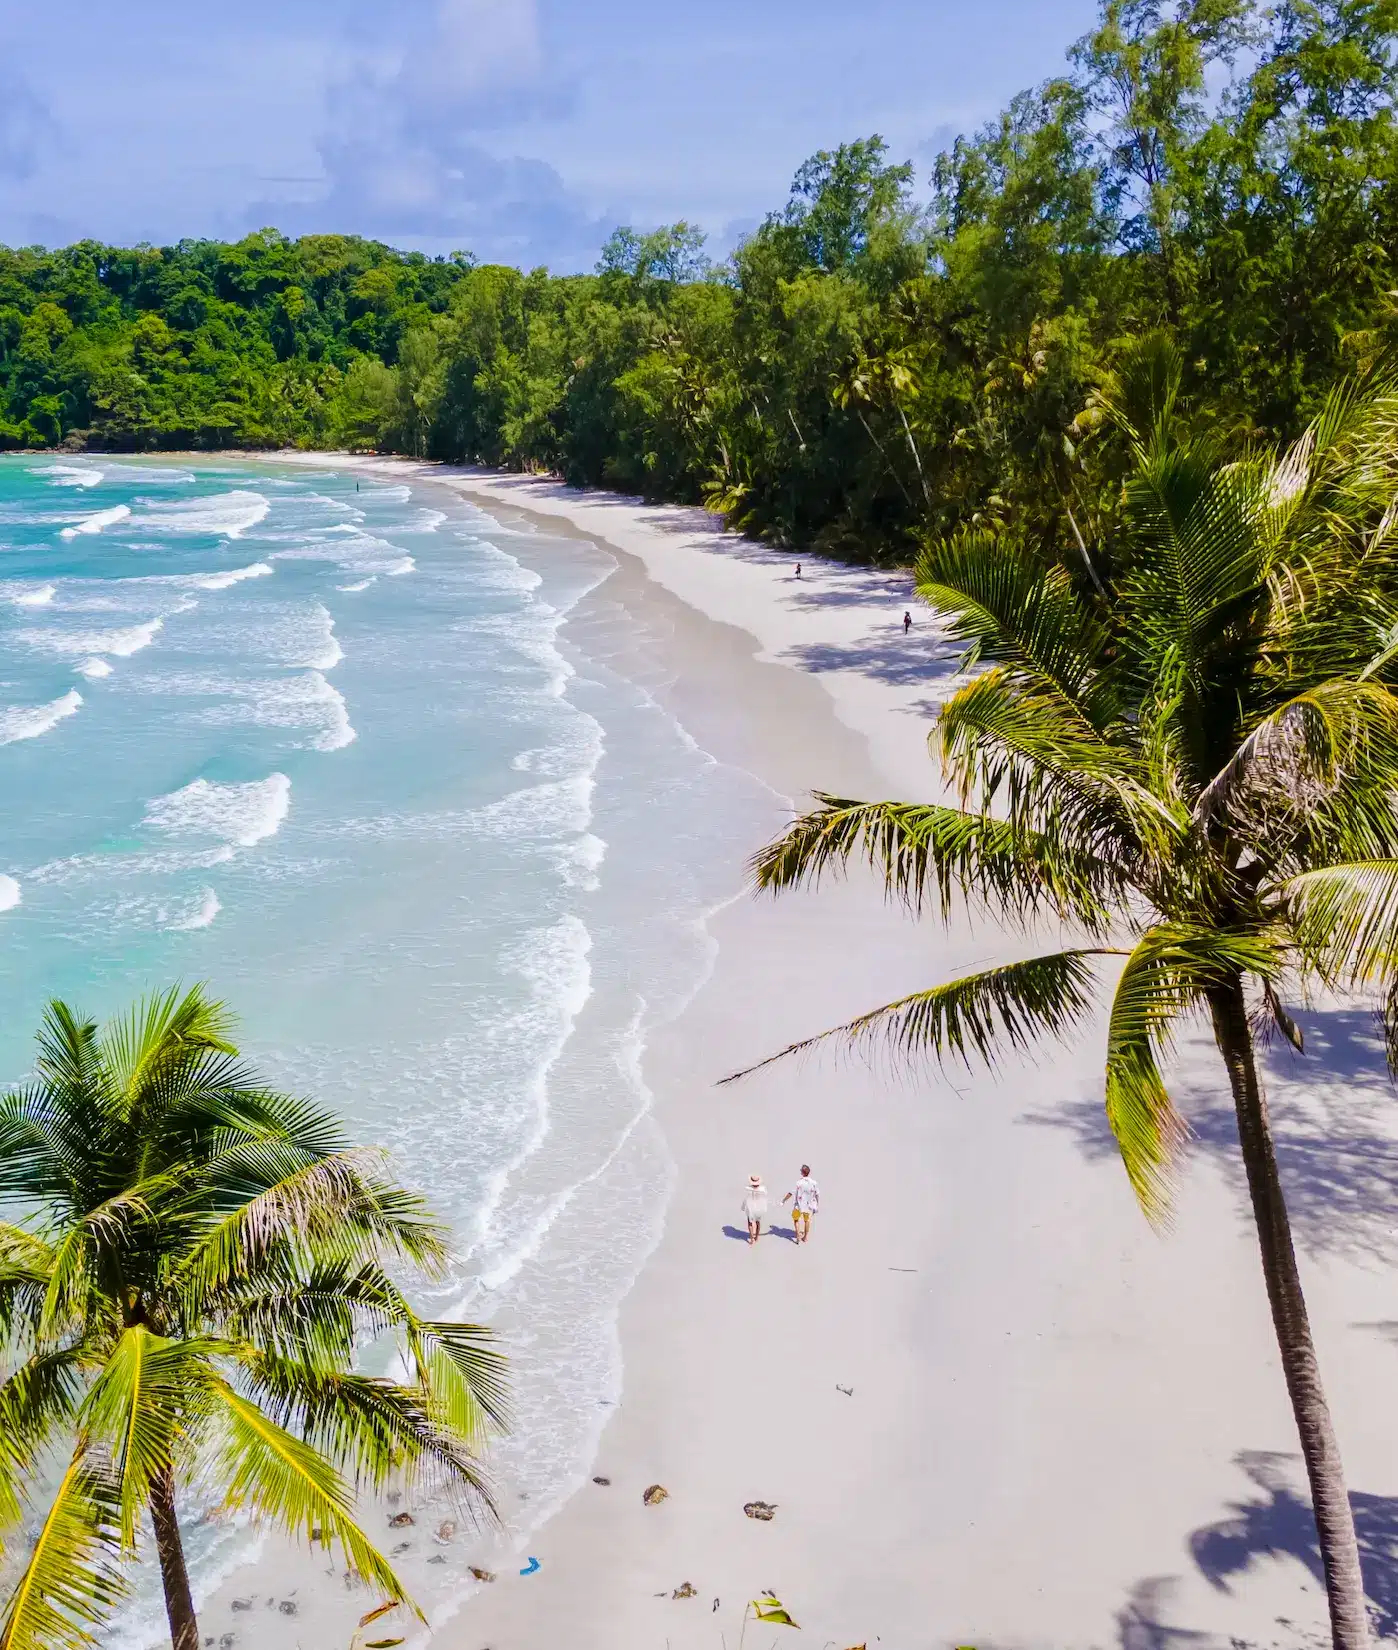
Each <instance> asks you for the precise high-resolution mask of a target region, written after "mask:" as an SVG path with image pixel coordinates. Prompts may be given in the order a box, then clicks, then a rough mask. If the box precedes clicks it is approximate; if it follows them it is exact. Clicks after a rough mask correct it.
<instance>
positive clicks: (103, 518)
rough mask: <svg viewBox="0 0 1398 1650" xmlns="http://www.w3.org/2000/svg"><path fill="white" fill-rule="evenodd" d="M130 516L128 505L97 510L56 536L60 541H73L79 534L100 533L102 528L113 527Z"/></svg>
mask: <svg viewBox="0 0 1398 1650" xmlns="http://www.w3.org/2000/svg"><path fill="white" fill-rule="evenodd" d="M130 514H131V506H130V505H129V504H114V505H113V506H112V507H111V509H110V510H97V511H95V512H94V513H93V514H92V515H90V516H84V517H83V519H82V520H81V521H78V522H74V524H73V525H72V526H71V527H65V528H64V529H63V530H62V532H60V533H59V535H58V536H59V538H61V539H75V538H77V537H78V536H79V534H87V533H100V532H101V531H102V529H103V528H104V527H115V526H116V524H117V522H119V521H125V520H126V519H127V518H128V517H129V516H130Z"/></svg>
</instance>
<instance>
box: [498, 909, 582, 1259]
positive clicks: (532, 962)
mask: <svg viewBox="0 0 1398 1650" xmlns="http://www.w3.org/2000/svg"><path fill="white" fill-rule="evenodd" d="M591 950H592V935H591V934H590V933H589V932H588V929H587V925H586V924H585V923H584V922H583V921H582V919H581V918H580V917H577V916H574V915H571V914H570V915H568V916H565V917H562V918H561V919H560V920H559V921H558V922H556V923H554V924H553V925H552V926H551V927H549V928H540V929H534V930H533V931H532V932H530V933H529V934H528V935H526V936H525V938H524V939H523V940H522V941H521V942H520V943H519V944H517V945H515V946H512V947H510V948H509V949H508V950H506V952H505V953H504V955H503V956H502V957H501V959H500V960H501V964H502V966H503V968H504V969H505V971H506V972H507V973H511V974H514V975H516V976H518V977H520V978H522V979H524V980H526V981H527V982H528V984H529V986H530V988H531V997H532V999H533V1000H532V1002H531V1003H530V1004H529V1006H528V1007H527V1008H525V1009H524V1010H523V1011H522V1012H521V1013H519V1014H515V1015H509V1016H506V1017H505V1018H504V1019H503V1020H501V1021H500V1022H498V1023H497V1024H496V1026H494V1027H493V1028H491V1030H490V1032H489V1033H487V1040H496V1039H503V1040H504V1041H505V1042H506V1043H509V1042H512V1041H514V1040H515V1039H516V1038H518V1037H520V1036H521V1034H523V1035H524V1036H525V1037H527V1039H528V1043H529V1046H530V1047H531V1048H532V1049H535V1050H538V1059H537V1062H536V1064H535V1067H534V1070H533V1072H532V1074H531V1078H530V1082H529V1087H528V1104H529V1107H530V1109H531V1111H532V1112H533V1119H532V1126H531V1128H530V1129H529V1132H528V1134H527V1135H526V1136H525V1138H524V1139H523V1140H522V1141H521V1142H520V1143H519V1145H518V1146H517V1148H516V1150H515V1152H514V1154H513V1155H512V1157H511V1159H510V1161H509V1162H508V1163H504V1164H502V1165H501V1166H500V1167H499V1168H498V1169H497V1170H496V1171H495V1173H494V1174H493V1175H491V1177H490V1180H489V1182H488V1184H487V1186H486V1188H485V1195H484V1197H483V1198H482V1200H481V1204H480V1207H479V1209H478V1210H477V1211H476V1239H477V1244H482V1243H487V1244H488V1243H489V1239H490V1233H491V1228H492V1225H493V1222H494V1217H495V1215H496V1213H497V1211H498V1209H499V1207H500V1202H501V1199H502V1197H503V1196H504V1191H505V1187H506V1186H507V1184H508V1183H509V1179H510V1176H511V1175H512V1174H514V1173H515V1171H516V1170H517V1169H518V1168H519V1167H520V1165H521V1164H522V1163H523V1162H524V1161H525V1160H526V1159H527V1158H529V1157H532V1156H533V1154H534V1153H535V1152H536V1151H538V1149H539V1147H540V1146H541V1145H542V1144H543V1143H544V1141H545V1139H546V1138H547V1137H548V1132H549V1105H548V1080H549V1073H550V1072H551V1071H552V1069H553V1067H554V1064H555V1063H556V1061H557V1060H558V1057H559V1055H560V1054H561V1053H562V1052H563V1049H564V1047H565V1046H566V1044H567V1042H568V1039H569V1037H570V1036H571V1035H572V1032H573V1026H574V1023H575V1022H576V1020H577V1017H578V1015H579V1014H580V1013H581V1012H582V1009H583V1006H584V1004H585V1003H586V1002H587V999H588V997H589V996H590V995H591V994H592V969H591V966H590V963H589V961H588V957H589V953H590V952H591ZM473 1247H475V1245H473ZM511 1259H512V1260H513V1259H514V1257H511ZM517 1269H518V1263H517V1262H516V1264H514V1265H508V1266H504V1267H497V1268H496V1269H494V1270H493V1271H492V1272H490V1273H488V1274H486V1275H485V1276H483V1277H482V1278H481V1282H482V1284H483V1285H484V1286H485V1287H486V1288H487V1289H495V1288H499V1287H500V1285H501V1284H503V1283H505V1282H507V1281H508V1279H509V1278H510V1277H512V1276H513V1275H514V1272H515V1271H516V1270H517Z"/></svg>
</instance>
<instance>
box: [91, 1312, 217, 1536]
mask: <svg viewBox="0 0 1398 1650" xmlns="http://www.w3.org/2000/svg"><path fill="white" fill-rule="evenodd" d="M202 1350H203V1348H202V1346H201V1343H200V1342H199V1341H198V1340H193V1339H191V1340H183V1341H175V1340H168V1339H164V1338H162V1337H161V1336H159V1335H153V1334H152V1333H151V1332H150V1330H149V1329H147V1328H145V1327H144V1325H139V1324H138V1325H136V1326H134V1327H132V1328H129V1329H127V1330H126V1331H125V1333H124V1334H123V1335H122V1336H121V1338H120V1339H119V1340H118V1341H117V1343H116V1345H115V1346H114V1347H113V1348H112V1350H111V1352H110V1354H109V1355H108V1357H107V1360H106V1363H105V1365H104V1366H103V1368H102V1369H101V1371H100V1372H99V1373H98V1375H97V1378H96V1380H95V1381H94V1382H93V1384H92V1387H91V1389H90V1391H89V1393H88V1396H87V1400H86V1402H85V1403H84V1405H83V1410H82V1423H83V1426H84V1427H85V1429H86V1431H87V1435H88V1436H89V1438H90V1439H91V1440H92V1441H93V1443H95V1444H101V1445H102V1446H103V1447H104V1448H105V1450H106V1451H107V1454H108V1456H109V1458H110V1461H111V1470H112V1476H113V1479H114V1482H115V1485H116V1488H117V1494H118V1499H119V1506H120V1513H121V1538H122V1544H123V1546H124V1548H125V1549H126V1550H127V1551H128V1552H130V1551H132V1550H134V1548H135V1545H136V1535H137V1529H138V1526H139V1522H140V1519H141V1516H142V1514H143V1513H144V1512H145V1509H146V1507H147V1505H148V1503H149V1501H150V1498H151V1490H152V1486H153V1485H154V1484H155V1482H156V1480H157V1479H159V1478H163V1477H165V1476H166V1475H167V1474H170V1473H172V1472H173V1471H174V1469H175V1464H176V1454H177V1451H178V1448H179V1446H180V1444H181V1443H182V1442H183V1441H184V1438H185V1433H186V1428H187V1424H188V1422H189V1420H190V1418H191V1415H192V1414H193V1413H194V1411H195V1410H196V1409H197V1407H198V1400H199V1397H200V1396H201V1393H202V1383H201V1377H202V1373H203V1372H202V1368H201V1367H200V1361H201V1353H202Z"/></svg>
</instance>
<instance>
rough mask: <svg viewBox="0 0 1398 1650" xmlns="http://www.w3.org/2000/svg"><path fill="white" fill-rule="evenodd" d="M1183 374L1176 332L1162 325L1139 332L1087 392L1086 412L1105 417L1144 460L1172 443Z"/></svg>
mask: <svg viewBox="0 0 1398 1650" xmlns="http://www.w3.org/2000/svg"><path fill="white" fill-rule="evenodd" d="M1183 376H1184V355H1183V352H1182V351H1181V349H1180V346H1179V342H1178V340H1177V339H1176V337H1175V335H1174V334H1173V333H1171V332H1168V331H1165V330H1164V329H1160V330H1156V331H1152V332H1145V333H1140V334H1138V335H1137V336H1136V337H1134V338H1132V339H1130V340H1129V341H1128V342H1127V343H1126V345H1125V346H1124V347H1123V348H1122V350H1121V351H1120V353H1119V355H1118V357H1117V361H1116V365H1115V367H1114V368H1113V370H1112V371H1111V372H1109V373H1107V374H1105V375H1104V377H1103V380H1102V382H1101V383H1100V384H1098V385H1097V387H1096V388H1095V389H1094V390H1093V391H1092V393H1091V394H1090V395H1089V397H1088V408H1089V411H1090V412H1093V413H1096V414H1097V415H1098V416H1104V417H1106V418H1107V419H1109V420H1110V422H1111V423H1112V424H1114V425H1115V426H1116V428H1117V429H1118V430H1120V431H1121V433H1122V434H1123V435H1124V436H1125V437H1126V439H1127V441H1128V442H1129V443H1130V444H1131V446H1132V448H1133V449H1134V450H1135V452H1136V454H1137V456H1138V459H1139V460H1141V461H1147V460H1149V459H1150V458H1151V457H1152V456H1154V455H1155V454H1157V453H1160V452H1163V451H1166V450H1168V448H1169V447H1170V446H1171V445H1172V444H1173V440H1174V435H1175V412H1176V407H1177V405H1178V403H1179V395H1180V384H1181V381H1182V379H1183Z"/></svg>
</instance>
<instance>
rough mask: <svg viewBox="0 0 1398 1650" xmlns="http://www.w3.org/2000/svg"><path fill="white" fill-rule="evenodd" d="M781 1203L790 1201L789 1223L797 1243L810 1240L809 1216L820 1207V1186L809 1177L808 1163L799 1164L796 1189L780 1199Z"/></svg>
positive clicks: (809, 1167)
mask: <svg viewBox="0 0 1398 1650" xmlns="http://www.w3.org/2000/svg"><path fill="white" fill-rule="evenodd" d="M782 1203H783V1205H785V1204H787V1203H790V1204H791V1205H792V1209H791V1224H792V1226H793V1227H794V1228H795V1230H796V1241H797V1242H798V1243H809V1242H810V1241H811V1216H812V1215H813V1214H815V1212H816V1211H817V1210H818V1209H819V1208H820V1187H819V1186H817V1185H816V1183H815V1181H814V1180H812V1179H811V1166H810V1164H809V1163H803V1164H802V1165H801V1178H800V1179H799V1180H798V1181H797V1182H796V1190H795V1191H794V1192H788V1193H787V1194H786V1196H785V1197H784V1198H783V1199H782Z"/></svg>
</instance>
